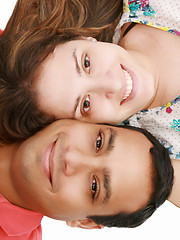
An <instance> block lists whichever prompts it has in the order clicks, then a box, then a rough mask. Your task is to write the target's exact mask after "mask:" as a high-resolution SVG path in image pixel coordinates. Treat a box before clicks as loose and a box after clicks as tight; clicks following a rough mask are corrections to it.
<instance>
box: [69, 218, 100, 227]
mask: <svg viewBox="0 0 180 240" xmlns="http://www.w3.org/2000/svg"><path fill="white" fill-rule="evenodd" d="M66 224H67V225H68V226H70V227H78V228H83V229H102V228H104V226H103V225H101V224H100V225H98V224H96V223H95V222H94V221H93V220H91V219H84V220H75V221H66Z"/></svg>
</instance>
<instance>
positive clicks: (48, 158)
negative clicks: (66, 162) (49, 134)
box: [43, 141, 56, 184]
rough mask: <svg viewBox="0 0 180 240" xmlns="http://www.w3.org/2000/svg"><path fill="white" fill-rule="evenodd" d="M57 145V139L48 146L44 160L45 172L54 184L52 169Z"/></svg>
mask: <svg viewBox="0 0 180 240" xmlns="http://www.w3.org/2000/svg"><path fill="white" fill-rule="evenodd" d="M55 146H56V141H55V142H53V143H51V144H50V145H49V146H48V148H47V150H46V152H45V157H44V162H43V165H44V171H45V174H46V175H47V177H48V179H49V181H50V183H51V184H52V169H53V167H52V165H53V158H54V151H55Z"/></svg>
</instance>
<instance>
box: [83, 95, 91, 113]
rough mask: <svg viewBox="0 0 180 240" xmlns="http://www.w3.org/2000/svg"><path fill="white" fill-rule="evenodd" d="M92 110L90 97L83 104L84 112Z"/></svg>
mask: <svg viewBox="0 0 180 240" xmlns="http://www.w3.org/2000/svg"><path fill="white" fill-rule="evenodd" d="M89 109H90V95H88V96H87V97H86V98H85V99H84V102H83V112H84V113H87V112H88V111H89Z"/></svg>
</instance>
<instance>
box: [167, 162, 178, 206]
mask: <svg viewBox="0 0 180 240" xmlns="http://www.w3.org/2000/svg"><path fill="white" fill-rule="evenodd" d="M171 162H172V166H173V168H174V184H173V189H172V193H171V195H170V196H169V198H168V200H169V201H170V202H171V203H173V204H174V205H176V206H177V207H180V161H179V160H178V159H177V160H174V159H173V160H171Z"/></svg>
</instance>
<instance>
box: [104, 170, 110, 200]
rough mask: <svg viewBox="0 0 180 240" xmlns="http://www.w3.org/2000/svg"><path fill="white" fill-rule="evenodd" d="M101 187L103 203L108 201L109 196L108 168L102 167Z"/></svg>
mask: <svg viewBox="0 0 180 240" xmlns="http://www.w3.org/2000/svg"><path fill="white" fill-rule="evenodd" d="M103 178H104V179H103V187H104V190H105V196H104V198H103V204H106V203H108V201H109V199H110V198H111V173H110V171H109V170H108V169H106V168H105V169H103Z"/></svg>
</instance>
